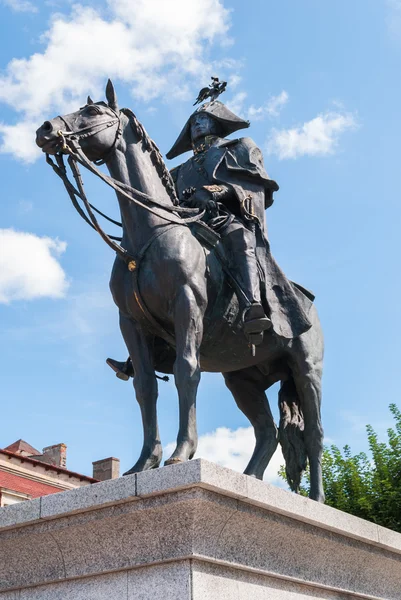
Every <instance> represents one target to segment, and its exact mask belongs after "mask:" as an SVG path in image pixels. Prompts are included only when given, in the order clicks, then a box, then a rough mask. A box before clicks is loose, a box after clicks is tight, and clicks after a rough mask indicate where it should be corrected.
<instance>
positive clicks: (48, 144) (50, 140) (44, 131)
mask: <svg viewBox="0 0 401 600" xmlns="http://www.w3.org/2000/svg"><path fill="white" fill-rule="evenodd" d="M55 120H56V119H54V120H53V121H45V122H44V123H43V125H41V126H40V127H39V129H38V130H37V131H36V144H37V145H38V146H39V148H41V149H42V151H43V152H46V154H55V153H56V152H57V149H58V147H59V146H60V142H61V140H60V137H59V135H58V134H57V131H58V129H60V127H61V125H62V123H61V121H60V124H59V127H58V128H57V123H55Z"/></svg>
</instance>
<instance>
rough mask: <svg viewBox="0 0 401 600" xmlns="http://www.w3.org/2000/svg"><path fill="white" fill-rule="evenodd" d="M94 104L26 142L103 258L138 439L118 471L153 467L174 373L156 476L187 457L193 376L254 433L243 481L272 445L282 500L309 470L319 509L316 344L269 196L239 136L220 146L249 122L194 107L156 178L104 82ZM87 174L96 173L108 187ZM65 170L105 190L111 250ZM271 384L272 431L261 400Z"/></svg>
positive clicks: (132, 120) (259, 471)
mask: <svg viewBox="0 0 401 600" xmlns="http://www.w3.org/2000/svg"><path fill="white" fill-rule="evenodd" d="M106 97H107V100H108V102H107V104H106V103H104V102H97V103H93V102H92V101H91V100H90V99H88V104H87V105H86V106H85V107H83V108H81V109H80V110H78V111H76V112H75V113H72V114H69V115H65V116H63V117H56V118H55V119H53V120H52V121H46V122H45V123H44V124H43V125H42V126H41V127H40V128H39V129H38V131H37V144H38V145H39V146H40V147H41V148H42V150H43V151H44V152H45V153H46V154H47V159H48V162H50V163H51V164H52V166H53V168H54V170H55V171H56V172H57V173H58V175H60V177H61V178H62V179H63V181H64V183H65V185H66V188H67V191H68V193H69V195H70V197H71V199H72V200H73V203H74V205H75V206H76V208H77V210H78V211H79V212H80V214H81V216H84V218H85V219H86V220H87V221H88V222H89V223H90V224H91V225H92V226H93V227H94V228H95V229H96V230H97V231H98V232H99V233H100V235H101V236H102V238H103V239H104V240H105V242H106V243H108V245H109V246H110V247H112V248H113V250H115V251H116V253H117V257H116V259H115V263H114V267H113V271H112V275H111V281H110V288H111V292H112V294H113V298H114V301H115V303H116V304H117V306H118V308H119V312H120V327H121V332H122V335H123V337H124V340H125V342H126V345H127V348H128V351H129V355H130V359H131V361H132V367H133V373H135V377H134V387H135V392H136V397H137V400H138V402H139V405H140V408H141V413H142V420H143V428H144V443H143V448H142V452H141V455H140V457H139V459H138V461H137V463H136V464H135V465H134V466H133V467H132V469H130V471H129V473H133V472H136V471H142V470H146V469H151V468H156V467H158V466H159V465H160V463H161V459H162V448H161V443H160V439H159V432H158V426H157V413H156V401H157V396H158V390H157V376H156V373H155V371H161V372H163V373H174V377H175V383H176V387H177V390H178V397H179V405H180V423H179V432H178V436H177V446H176V448H175V450H174V452H173V454H172V456H171V457H170V458H169V459H168V460H167V461H166V462H165V464H174V463H177V462H182V461H186V460H188V459H191V458H192V457H193V455H194V453H195V451H196V445H197V432H196V416H195V405H196V394H197V388H198V384H199V381H200V374H201V371H210V372H221V373H222V374H223V376H224V378H225V382H226V385H227V387H228V388H229V389H230V391H231V392H232V394H233V396H234V399H235V401H236V403H237V405H238V406H239V408H240V409H241V410H242V411H243V413H244V414H245V415H246V416H247V417H248V419H249V420H250V422H251V424H252V425H253V427H254V431H255V437H256V444H255V449H254V452H253V454H252V457H251V459H250V462H249V464H248V466H247V468H246V470H245V473H246V474H248V475H251V476H255V477H258V478H262V477H263V473H264V471H265V469H266V467H267V465H268V463H269V461H270V459H271V457H272V455H273V453H274V451H275V449H276V447H277V444H278V442H279V441H280V443H281V445H282V449H283V454H284V458H285V461H286V471H287V478H288V481H289V484H290V486H291V488H292V489H293V490H295V491H297V490H298V487H299V483H300V478H301V475H302V472H303V470H304V469H305V467H306V462H307V460H309V465H310V474H311V487H310V497H311V498H313V499H315V500H318V501H321V502H322V501H324V492H323V485H322V473H321V456H322V447H323V430H322V425H321V416H320V402H321V374H322V359H323V337H322V332H321V328H320V324H319V319H318V316H317V312H316V309H315V307H314V305H313V302H312V301H313V296H312V295H311V294H310V292H308V291H307V290H305V289H304V288H302V287H301V286H299V285H297V284H294V283H292V282H290V281H289V280H287V279H286V277H285V275H284V274H283V273H282V271H281V270H280V268H279V267H278V265H277V264H276V262H275V261H274V259H273V257H272V255H271V253H270V248H269V243H268V240H267V235H266V227H265V218H264V209H265V207H268V206H270V205H271V203H272V201H273V199H272V194H273V192H274V191H275V190H277V189H278V186H277V184H276V183H275V182H274V181H272V180H271V179H269V177H268V176H267V173H266V172H265V170H264V166H263V158H262V154H261V152H260V150H259V149H258V148H257V146H256V145H255V144H254V142H253V141H252V140H251V139H250V138H247V137H245V138H240V139H233V140H228V139H226V138H225V136H226V135H228V134H230V133H233V132H235V131H237V130H239V129H242V128H245V127H248V126H249V123H248V122H246V121H243V120H242V119H240V118H239V117H237V116H236V115H234V114H233V113H232V112H231V111H229V110H228V109H227V107H225V106H224V105H223V104H222V103H221V102H219V101H217V100H212V101H211V102H209V103H207V104H205V105H202V106H200V107H199V108H198V109H197V111H196V112H195V113H194V114H193V115H192V116H191V117H190V119H189V120H188V121H187V123H186V125H185V126H184V129H183V130H182V132H181V134H180V135H179V137H178V139H177V141H176V143H175V144H174V145H173V147H172V149H171V150H170V152H169V153H168V154H167V156H168V157H169V158H172V157H174V156H178V155H180V154H181V153H183V152H185V151H187V150H190V149H193V151H194V156H193V157H192V158H191V159H189V160H188V161H187V162H186V163H184V164H183V165H180V166H179V167H177V168H176V169H173V171H172V173H171V174H170V173H169V171H168V170H167V168H166V167H165V165H164V162H163V160H162V157H161V155H160V152H159V151H158V149H157V147H156V145H155V144H154V142H152V140H150V138H149V137H148V135H147V134H146V131H145V130H144V128H143V126H142V125H141V124H140V123H139V122H138V120H137V119H136V117H135V115H134V114H133V113H132V112H131V111H129V110H128V109H121V110H119V108H118V105H117V99H116V95H115V91H114V88H113V86H112V84H111V82H109V83H108V85H107V88H106ZM63 154H67V155H69V162H70V165H71V167H72V171H73V174H74V177H75V181H76V187H74V186H73V185H72V184H71V183H70V181H69V180H68V178H67V174H66V170H65V167H64V163H63ZM51 156H54V157H55V159H56V161H57V165H56V164H55V163H54V161H53V160H52V159H51ZM94 162H95V163H96V164H99V163H105V164H106V166H107V168H108V170H109V173H110V175H111V177H107V176H106V175H104V174H103V173H102V172H100V171H98V170H97V169H96V167H95V166H94V165H93V163H94ZM78 164H80V165H83V166H84V167H86V168H87V169H88V170H90V171H91V172H93V173H95V174H96V175H98V176H99V177H101V178H102V179H103V181H105V182H106V183H107V184H108V185H110V186H111V187H113V188H114V189H115V191H116V193H117V198H118V201H119V204H120V210H121V225H122V238H121V245H119V244H117V243H116V242H115V241H113V238H112V237H111V236H107V234H105V232H104V231H103V230H102V229H101V227H100V225H99V224H98V222H97V219H96V217H95V215H94V212H93V208H94V207H92V205H90V204H89V202H88V201H87V198H86V196H85V193H84V190H83V186H82V180H81V176H80V173H79V169H78ZM177 196H178V198H177ZM77 198H78V199H80V200H82V201H83V202H84V205H85V208H86V210H87V215H86V216H85V215H83V210H82V208H80V207H79V206H77ZM244 334H245V335H244ZM255 347H256V352H255ZM250 349H252V351H250ZM112 362H113V361H112ZM114 362H116V361H114ZM114 366H115V365H114ZM116 369H117V370H118V369H119V365H118V364H117V366H116ZM277 381H280V382H281V388H280V392H279V406H280V424H279V429H278V430H277V427H276V425H275V423H274V420H273V417H272V414H271V411H270V408H269V404H268V401H267V397H266V394H265V391H266V390H267V389H268V388H269V387H270V386H272V385H273V384H274V383H275V382H277Z"/></svg>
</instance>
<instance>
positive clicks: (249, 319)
mask: <svg viewBox="0 0 401 600" xmlns="http://www.w3.org/2000/svg"><path fill="white" fill-rule="evenodd" d="M271 326H272V322H271V320H270V319H269V318H268V317H266V315H265V311H264V310H263V306H262V305H261V304H260V303H259V302H254V303H253V304H251V306H249V307H248V308H246V309H245V311H244V315H243V330H244V333H245V335H246V336H248V335H251V334H258V333H263V331H267V330H268V329H270V328H271ZM262 339H263V336H262ZM252 343H253V342H252ZM259 343H261V342H259Z"/></svg>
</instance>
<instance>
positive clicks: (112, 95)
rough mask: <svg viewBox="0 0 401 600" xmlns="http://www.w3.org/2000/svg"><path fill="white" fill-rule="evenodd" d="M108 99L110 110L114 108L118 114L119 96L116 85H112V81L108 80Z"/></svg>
mask: <svg viewBox="0 0 401 600" xmlns="http://www.w3.org/2000/svg"><path fill="white" fill-rule="evenodd" d="M106 98H107V102H108V104H109V106H110V108H112V109H113V110H115V111H116V112H117V111H118V103H117V96H116V92H115V90H114V85H113V84H112V82H111V80H110V79H109V80H108V82H107V85H106Z"/></svg>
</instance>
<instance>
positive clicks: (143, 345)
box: [120, 313, 162, 475]
mask: <svg viewBox="0 0 401 600" xmlns="http://www.w3.org/2000/svg"><path fill="white" fill-rule="evenodd" d="M120 328H121V333H122V334H123V337H124V341H125V343H126V346H127V348H128V352H129V354H130V357H131V360H132V365H133V367H134V371H135V377H134V388H135V394H136V399H137V401H138V403H139V406H140V409H141V414H142V424H143V447H142V452H141V455H140V457H139V459H138V461H137V462H136V463H135V465H134V466H133V467H132V469H130V470H129V471H127V472H126V473H124V475H129V474H130V473H137V472H139V471H146V470H148V469H155V468H157V467H158V466H159V465H160V462H161V459H162V447H161V443H160V436H159V429H158V426H157V414H156V402H157V396H158V391H157V379H156V375H155V371H154V367H153V356H152V349H153V338H152V337H151V336H147V335H146V334H145V333H144V332H143V331H142V329H141V327H140V326H139V325H138V324H137V323H135V321H133V320H132V319H130V318H128V317H125V316H124V315H122V314H121V313H120Z"/></svg>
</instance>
